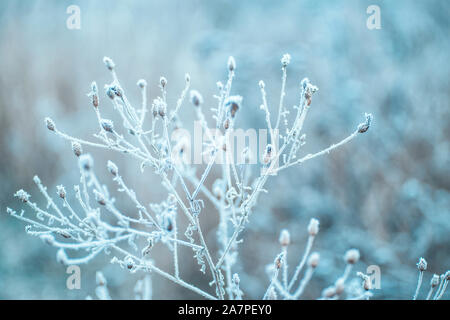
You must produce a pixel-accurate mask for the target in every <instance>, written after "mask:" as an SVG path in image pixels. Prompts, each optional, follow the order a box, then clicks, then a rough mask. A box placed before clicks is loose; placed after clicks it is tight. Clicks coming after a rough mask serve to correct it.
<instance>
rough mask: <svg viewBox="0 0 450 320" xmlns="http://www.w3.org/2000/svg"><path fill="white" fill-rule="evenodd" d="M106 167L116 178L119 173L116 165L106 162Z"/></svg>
mask: <svg viewBox="0 0 450 320" xmlns="http://www.w3.org/2000/svg"><path fill="white" fill-rule="evenodd" d="M106 167H107V168H108V171H109V172H110V173H111V174H112V175H113V176H117V174H118V173H119V168H117V166H116V164H115V163H114V162H112V161H111V160H108V163H107V164H106Z"/></svg>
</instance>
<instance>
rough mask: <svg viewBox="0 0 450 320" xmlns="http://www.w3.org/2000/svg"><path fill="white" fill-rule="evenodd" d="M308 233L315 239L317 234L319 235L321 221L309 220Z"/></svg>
mask: <svg viewBox="0 0 450 320" xmlns="http://www.w3.org/2000/svg"><path fill="white" fill-rule="evenodd" d="M308 233H309V234H310V235H311V236H313V237H314V236H316V235H317V233H319V220H317V219H314V218H312V219H311V220H309V224H308Z"/></svg>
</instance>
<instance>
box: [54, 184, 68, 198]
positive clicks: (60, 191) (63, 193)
mask: <svg viewBox="0 0 450 320" xmlns="http://www.w3.org/2000/svg"><path fill="white" fill-rule="evenodd" d="M56 193H57V194H58V195H59V197H60V198H61V199H65V198H66V189H64V187H63V186H62V185H59V186H56Z"/></svg>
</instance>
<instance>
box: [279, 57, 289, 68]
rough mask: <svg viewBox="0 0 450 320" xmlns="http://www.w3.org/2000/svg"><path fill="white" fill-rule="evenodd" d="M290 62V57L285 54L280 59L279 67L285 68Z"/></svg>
mask: <svg viewBox="0 0 450 320" xmlns="http://www.w3.org/2000/svg"><path fill="white" fill-rule="evenodd" d="M290 62H291V55H290V54H289V53H285V54H284V55H283V57H282V58H281V65H282V66H283V67H284V68H286V67H287V65H288V64H289V63H290Z"/></svg>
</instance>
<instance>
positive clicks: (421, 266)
mask: <svg viewBox="0 0 450 320" xmlns="http://www.w3.org/2000/svg"><path fill="white" fill-rule="evenodd" d="M417 269H419V271H420V272H423V271H425V270H427V261H426V260H425V259H424V258H422V257H421V258H420V259H419V262H418V263H417Z"/></svg>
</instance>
